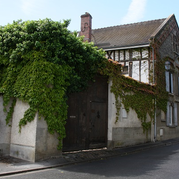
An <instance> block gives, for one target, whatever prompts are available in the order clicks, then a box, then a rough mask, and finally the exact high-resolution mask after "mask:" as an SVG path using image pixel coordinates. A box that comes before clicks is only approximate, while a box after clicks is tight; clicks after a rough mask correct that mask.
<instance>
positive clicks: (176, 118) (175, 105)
mask: <svg viewBox="0 0 179 179" xmlns="http://www.w3.org/2000/svg"><path fill="white" fill-rule="evenodd" d="M177 106H178V105H177V103H174V125H175V126H178V116H177Z"/></svg>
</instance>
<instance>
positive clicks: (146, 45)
mask: <svg viewBox="0 0 179 179" xmlns="http://www.w3.org/2000/svg"><path fill="white" fill-rule="evenodd" d="M95 46H97V44H95ZM149 46H150V44H145V45H136V46H125V47H114V48H108V47H107V48H104V47H98V48H102V49H103V50H104V51H111V50H124V49H133V48H141V47H149Z"/></svg>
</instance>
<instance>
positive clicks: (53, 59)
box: [0, 19, 106, 148]
mask: <svg viewBox="0 0 179 179" xmlns="http://www.w3.org/2000/svg"><path fill="white" fill-rule="evenodd" d="M68 25H69V21H68V20H67V21H64V22H63V23H61V22H54V21H52V20H50V19H45V20H39V21H26V22H21V21H16V22H15V21H14V22H13V24H8V25H6V26H1V27H0V70H1V74H0V93H2V94H3V100H4V106H5V107H6V106H7V104H8V103H9V101H10V99H11V98H12V99H13V103H12V106H11V109H10V111H9V113H8V115H7V118H6V121H7V123H8V122H9V120H10V118H11V116H12V113H13V107H14V105H15V102H16V99H17V98H18V99H20V100H23V101H25V102H27V103H28V104H29V105H30V107H29V109H28V110H27V111H26V112H25V114H24V117H23V118H22V119H21V120H20V123H19V127H20V129H21V127H22V126H24V125H26V123H27V122H30V121H32V120H33V119H34V117H35V114H36V112H37V111H38V113H39V115H40V116H41V117H44V119H45V120H46V122H47V125H48V130H49V132H50V133H54V132H57V133H58V134H59V141H60V142H59V148H60V147H61V139H63V138H64V137H65V128H64V125H65V122H66V119H67V108H68V106H67V104H66V101H67V96H68V94H70V93H72V92H76V91H80V90H83V89H85V87H86V86H87V84H88V81H89V80H91V79H93V76H94V74H96V72H97V71H98V69H99V68H100V67H101V66H102V65H104V63H102V62H104V61H106V59H105V57H104V52H103V51H102V50H97V48H96V47H94V45H93V44H92V43H87V42H83V38H81V37H77V33H71V32H70V31H69V30H68V29H67V27H68Z"/></svg>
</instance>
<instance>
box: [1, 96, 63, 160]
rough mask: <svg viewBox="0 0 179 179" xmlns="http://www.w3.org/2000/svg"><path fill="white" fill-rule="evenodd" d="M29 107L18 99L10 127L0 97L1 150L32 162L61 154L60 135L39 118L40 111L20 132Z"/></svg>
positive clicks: (4, 153)
mask: <svg viewBox="0 0 179 179" xmlns="http://www.w3.org/2000/svg"><path fill="white" fill-rule="evenodd" d="M28 108H29V105H28V104H27V103H24V102H22V101H20V100H17V102H16V105H15V108H14V113H13V117H12V122H11V124H10V127H9V125H6V122H5V118H6V113H4V112H3V99H2V96H1V97H0V135H1V137H0V152H1V153H2V154H3V155H10V156H13V157H16V158H20V159H23V160H28V161H31V162H35V161H37V160H40V159H45V158H49V157H55V156H60V155H61V151H59V150H57V145H58V142H59V141H58V136H57V135H56V134H53V135H52V134H49V132H48V129H47V124H46V121H44V119H40V120H39V119H38V113H37V114H36V115H35V118H34V120H33V121H31V122H30V123H27V124H26V125H25V126H23V127H22V129H21V132H19V121H20V119H21V118H22V117H23V115H24V112H25V111H26V110H27V109H28Z"/></svg>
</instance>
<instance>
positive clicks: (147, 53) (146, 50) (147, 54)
mask: <svg viewBox="0 0 179 179" xmlns="http://www.w3.org/2000/svg"><path fill="white" fill-rule="evenodd" d="M148 56H149V52H148V49H146V48H144V49H142V58H148Z"/></svg>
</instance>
